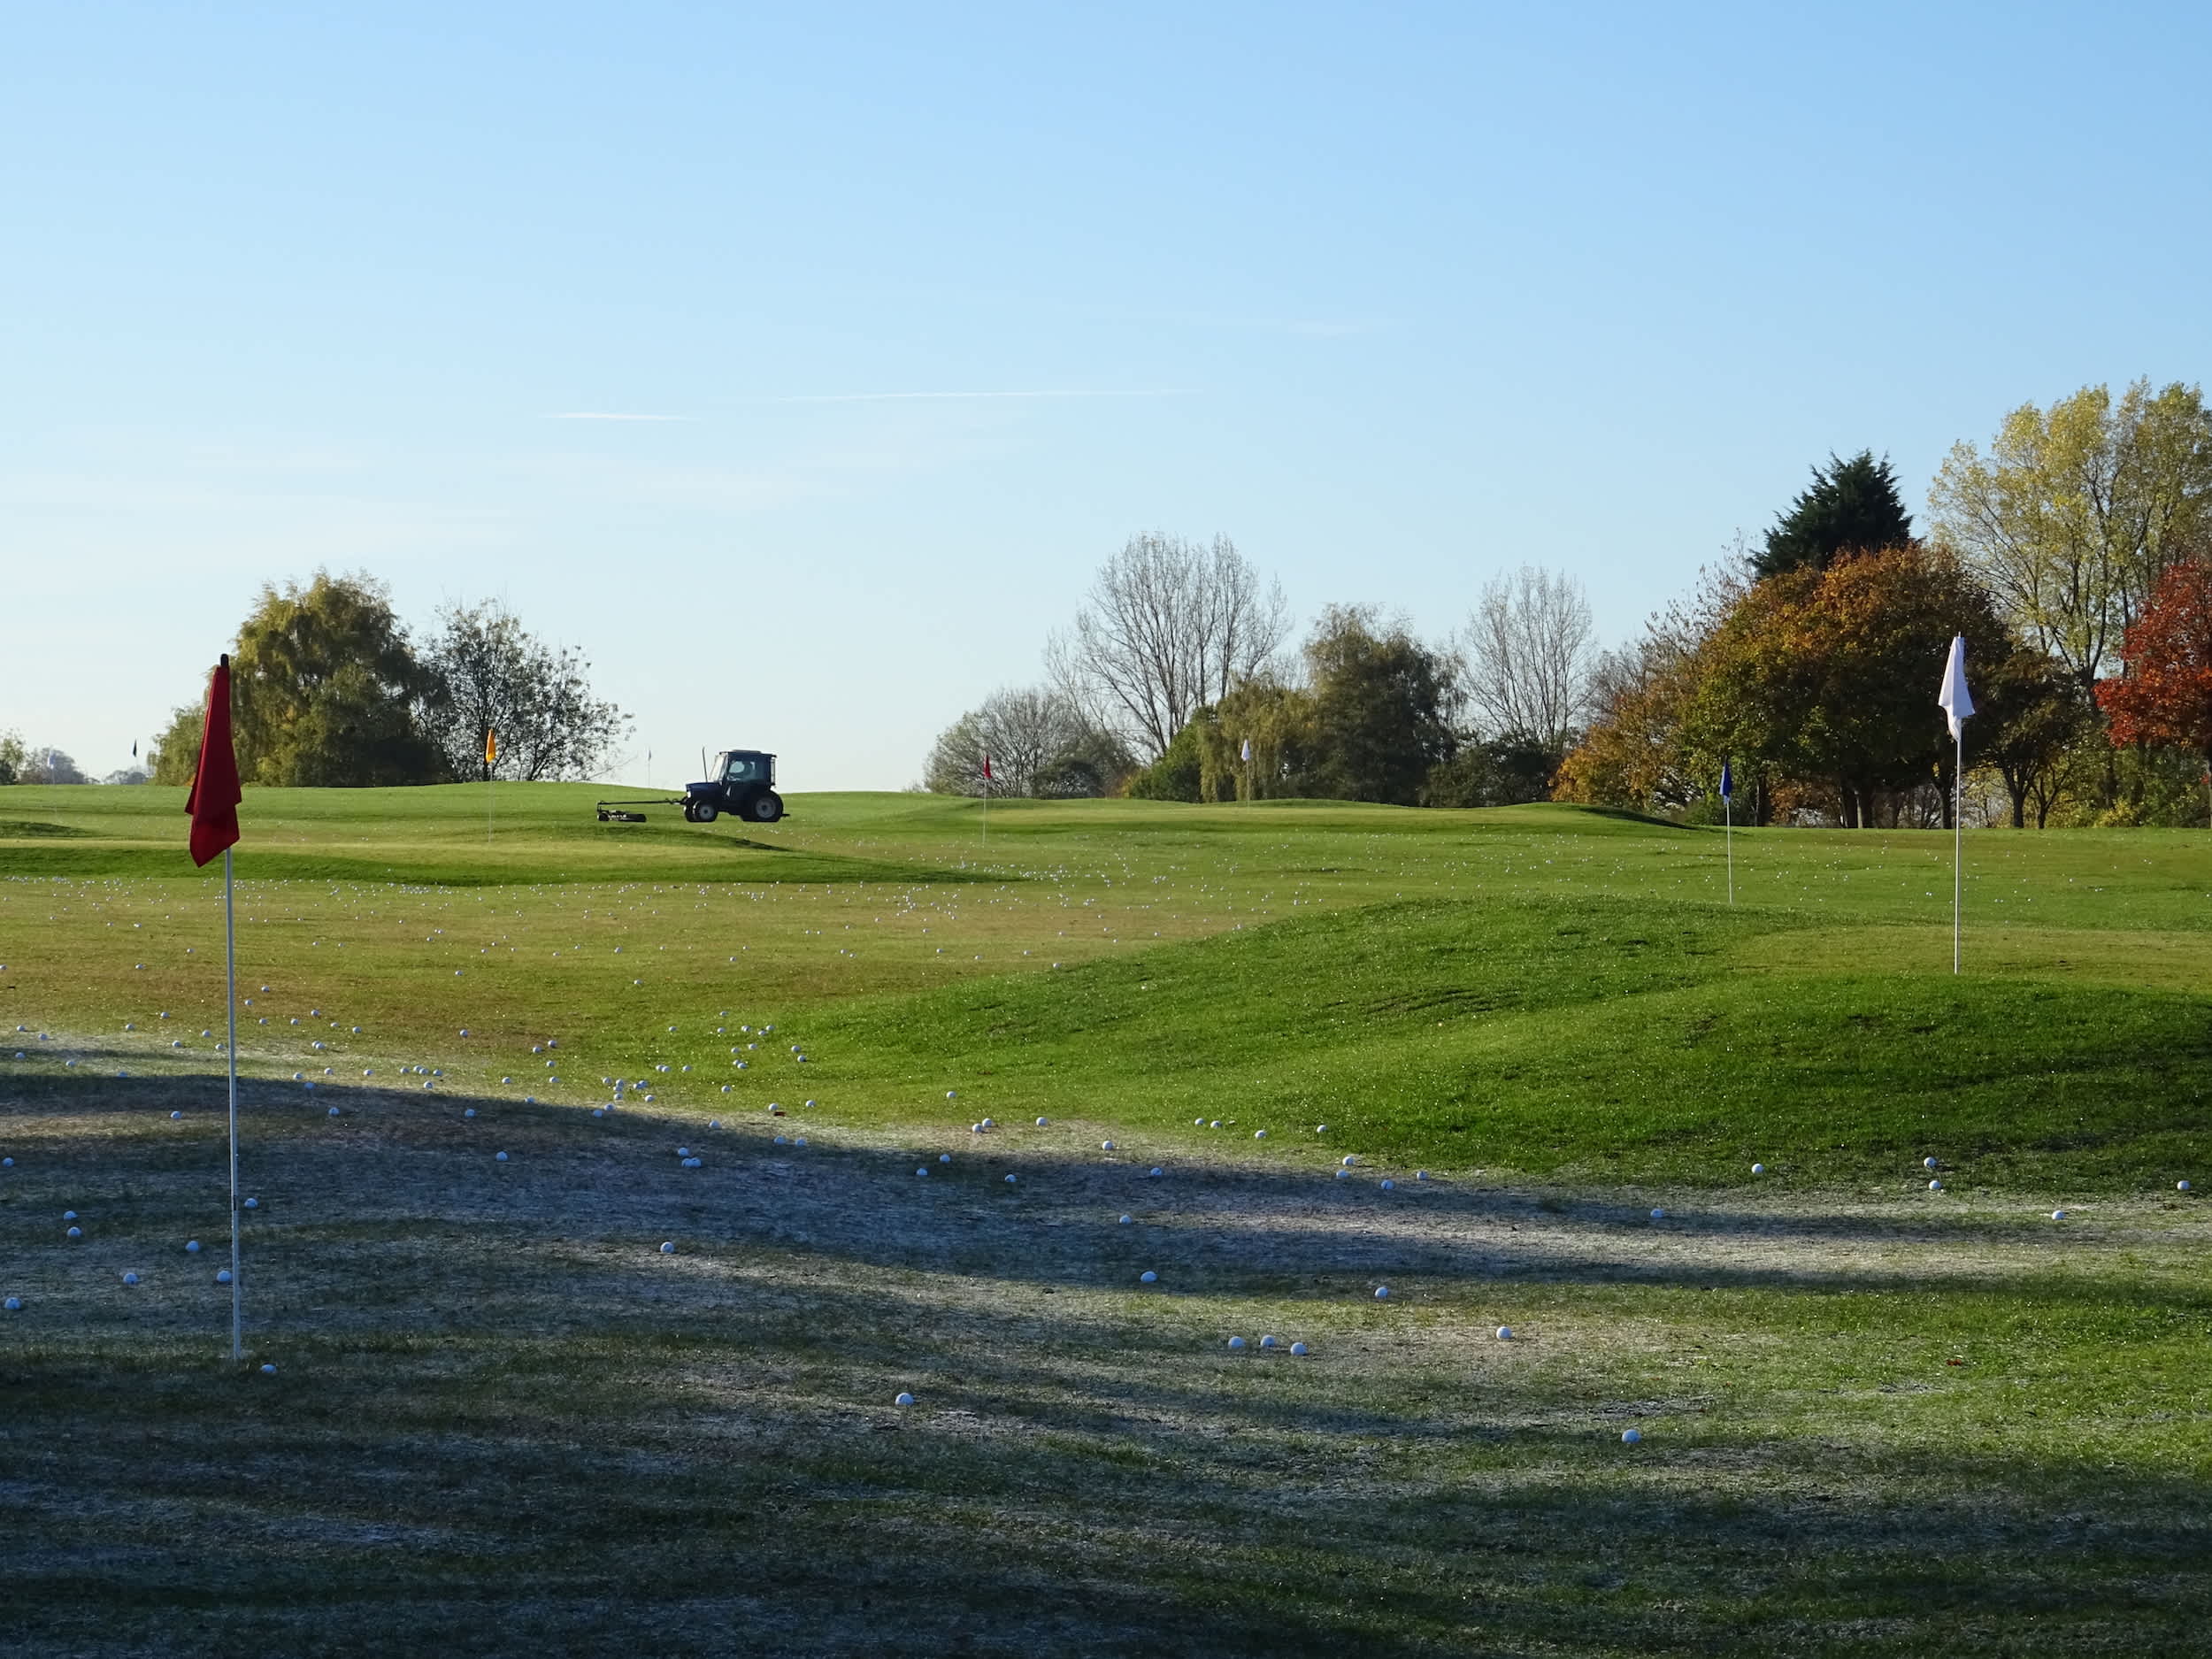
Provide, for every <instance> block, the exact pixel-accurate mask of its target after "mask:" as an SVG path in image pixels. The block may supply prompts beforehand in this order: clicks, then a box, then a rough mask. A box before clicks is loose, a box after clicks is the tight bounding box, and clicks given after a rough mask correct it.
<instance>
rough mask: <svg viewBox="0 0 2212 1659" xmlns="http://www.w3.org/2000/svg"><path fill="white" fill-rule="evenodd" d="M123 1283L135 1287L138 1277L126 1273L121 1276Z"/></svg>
mask: <svg viewBox="0 0 2212 1659" xmlns="http://www.w3.org/2000/svg"><path fill="white" fill-rule="evenodd" d="M123 1282H124V1283H125V1284H126V1285H135V1284H136V1283H138V1275H137V1274H135V1273H126V1274H124V1275H123Z"/></svg>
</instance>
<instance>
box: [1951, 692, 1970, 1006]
mask: <svg viewBox="0 0 2212 1659" xmlns="http://www.w3.org/2000/svg"><path fill="white" fill-rule="evenodd" d="M1956 741H1957V743H1958V750H1957V758H1956V759H1955V760H1954V761H1953V762H1952V763H1951V765H1952V772H1951V972H1954V973H1956V972H1958V971H1959V924H1960V918H1961V917H1962V915H1963V913H1964V905H1965V901H1966V722H1965V721H1963V720H1961V721H1960V722H1959V723H1958V737H1957V739H1956Z"/></svg>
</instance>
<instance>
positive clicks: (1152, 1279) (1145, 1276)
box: [1137, 1268, 1160, 1285]
mask: <svg viewBox="0 0 2212 1659" xmlns="http://www.w3.org/2000/svg"><path fill="white" fill-rule="evenodd" d="M1159 1282H1160V1276H1159V1275H1158V1274H1157V1273H1156V1272H1154V1271H1152V1270H1151V1269H1150V1268H1147V1269H1145V1271H1143V1272H1141V1273H1140V1274H1138V1275H1137V1283H1139V1284H1140V1285H1156V1284H1158V1283H1159Z"/></svg>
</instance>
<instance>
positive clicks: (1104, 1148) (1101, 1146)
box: [1098, 1141, 1114, 1152]
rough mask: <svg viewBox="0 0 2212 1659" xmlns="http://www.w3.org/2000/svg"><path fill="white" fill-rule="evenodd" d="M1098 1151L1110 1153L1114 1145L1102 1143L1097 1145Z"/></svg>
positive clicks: (1109, 1142) (1106, 1142) (1108, 1142)
mask: <svg viewBox="0 0 2212 1659" xmlns="http://www.w3.org/2000/svg"><path fill="white" fill-rule="evenodd" d="M1098 1149H1099V1150H1100V1151H1101V1152H1111V1151H1112V1150H1113V1149H1114V1143H1113V1142H1112V1141H1100V1142H1099V1143H1098Z"/></svg>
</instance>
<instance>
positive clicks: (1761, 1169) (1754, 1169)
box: [1751, 1164, 1767, 1175]
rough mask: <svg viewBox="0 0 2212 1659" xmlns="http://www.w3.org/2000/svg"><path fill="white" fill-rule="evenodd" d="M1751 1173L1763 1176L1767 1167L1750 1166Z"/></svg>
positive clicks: (1762, 1165)
mask: <svg viewBox="0 0 2212 1659" xmlns="http://www.w3.org/2000/svg"><path fill="white" fill-rule="evenodd" d="M1751 1172H1752V1173H1753V1174H1754V1175H1764V1174H1765V1173H1766V1172H1767V1166H1766V1165H1765V1164H1753V1165H1752V1166H1751Z"/></svg>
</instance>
